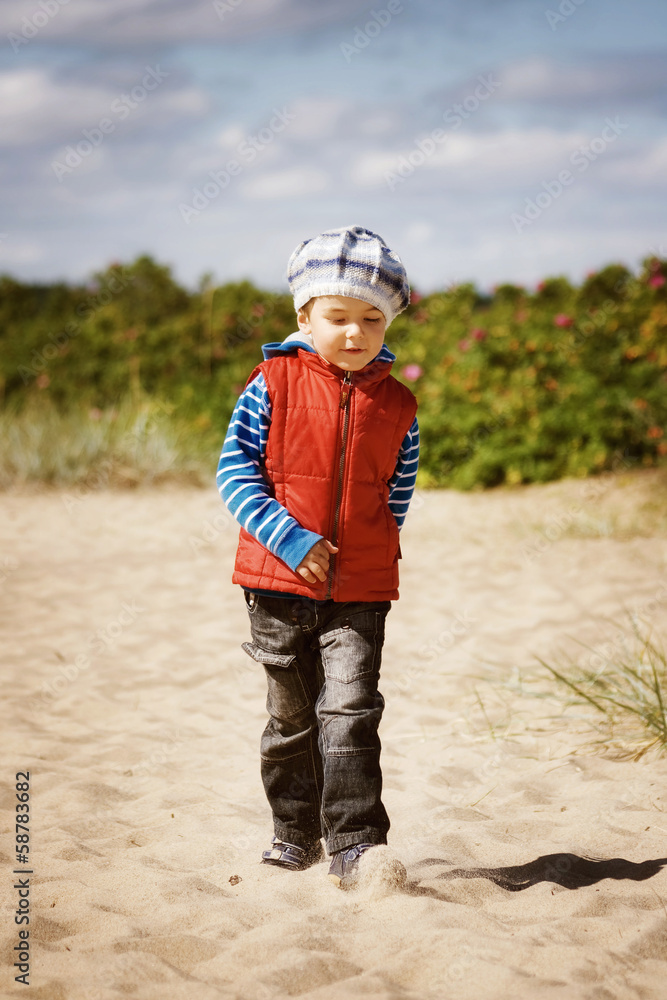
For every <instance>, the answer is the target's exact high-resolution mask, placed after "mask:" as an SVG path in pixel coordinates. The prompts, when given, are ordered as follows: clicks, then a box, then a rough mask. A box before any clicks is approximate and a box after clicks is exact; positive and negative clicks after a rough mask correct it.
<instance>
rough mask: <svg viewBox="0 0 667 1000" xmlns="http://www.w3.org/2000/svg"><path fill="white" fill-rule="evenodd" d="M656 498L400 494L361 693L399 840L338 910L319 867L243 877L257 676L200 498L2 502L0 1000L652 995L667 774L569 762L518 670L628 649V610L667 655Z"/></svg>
mask: <svg viewBox="0 0 667 1000" xmlns="http://www.w3.org/2000/svg"><path fill="white" fill-rule="evenodd" d="M664 485H665V477H664V474H663V475H661V474H660V473H658V472H657V471H654V470H646V471H644V472H636V473H633V474H631V475H630V474H627V475H618V476H609V477H602V478H601V479H600V480H595V481H593V480H589V481H585V482H584V481H575V480H566V481H563V482H560V483H554V484H548V485H545V486H531V487H525V488H523V487H520V488H515V489H508V490H496V491H491V492H486V493H469V494H464V493H456V492H453V491H434V492H420V493H418V494H417V496H416V498H415V501H414V504H413V509H412V510H411V512H410V515H409V517H408V520H407V522H406V525H405V528H404V530H403V534H402V552H403V560H402V564H401V599H400V600H399V601H398V602H397V603H396V604H395V605H394V606H393V608H392V611H391V613H390V615H389V618H388V620H387V640H386V645H385V652H384V660H383V669H382V679H381V684H380V690H381V691H382V693H383V694H384V696H385V699H386V708H385V713H384V718H383V720H382V724H381V728H380V735H381V739H382V748H383V749H382V767H383V775H384V801H385V805H386V807H387V810H388V813H389V816H390V819H391V822H392V826H391V830H390V832H389V844H388V846H387V848H386V849H383V848H379V849H377V851H376V852H370V853H369V854H368V855H367V864H366V866H365V870H364V875H363V879H362V884H361V886H360V888H359V889H358V890H356V891H354V892H342V891H340V890H339V889H337V888H336V887H335V886H333V885H332V884H331V883H330V882H329V881H328V879H327V877H326V873H327V870H328V861H327V862H326V863H325V862H323V863H321V864H319V865H316V866H314V867H312V868H310V869H309V870H307V871H305V872H287V871H283V870H281V869H278V868H271V867H268V866H265V865H262V864H260V863H259V859H260V856H261V851H262V850H263V849H265V848H266V847H267V846H268V844H269V841H270V837H271V833H272V828H271V822H270V812H269V808H268V803H267V802H266V799H265V796H264V791H263V788H262V785H261V781H260V774H259V739H260V734H261V732H262V729H263V728H264V725H265V720H266V710H265V698H266V682H265V678H264V672H263V670H262V668H261V666H260V665H259V664H256V663H255V662H254V661H251V660H250V659H249V657H247V656H246V654H245V653H244V652H243V650H242V649H241V643H242V642H243V641H244V640H246V639H248V638H249V630H248V622H247V614H246V611H245V607H244V603H243V600H242V595H241V591H240V589H239V588H238V587H235V586H233V585H232V584H231V582H230V579H231V570H232V563H233V555H234V551H235V546H236V539H237V533H238V529H237V527H236V526H235V525H234V523H233V522H231V519H230V517H229V515H228V514H227V513H226V511H225V508H224V507H223V505H222V503H221V501H220V499H219V497H218V496H217V494H216V492H215V487H214V486H212V488H211V489H210V490H208V491H207V490H196V489H185V488H163V489H160V490H140V489H139V490H136V491H124V492H111V491H108V492H96V491H93V490H90V491H87V490H85V489H73V490H70V491H67V490H61V491H52V492H39V493H38V492H35V493H26V492H22V493H7V494H4V495H2V496H0V509H1V511H2V517H1V518H0V523H1V529H0V530H1V531H2V544H1V546H0V581H1V582H0V594H1V597H2V600H1V602H0V627H1V631H2V649H3V682H4V683H3V693H4V698H3V701H4V706H3V712H4V720H3V750H4V752H3V755H2V756H3V764H4V766H3V773H2V775H0V780H1V781H2V791H3V796H2V805H3V835H2V841H1V843H0V848H1V852H2V857H3V861H4V872H5V875H4V879H3V908H2V909H3V920H2V927H1V934H2V944H3V948H2V960H3V968H2V977H3V981H2V986H1V987H0V994H1V995H3V996H30V997H31V998H32V1000H37V998H39V1000H111V998H118V997H133V998H134V997H136V998H138V1000H193V998H194V1000H215V998H238V1000H280V998H283V997H297V996H298V997H303V998H309V1000H311V998H312V1000H339V998H348V997H353V998H355V997H364V998H370V1000H399V998H400V1000H440V998H443V1000H444V998H453V1000H458V998H461V1000H480V998H485V1000H504V998H509V997H512V998H520V1000H523V998H526V1000H528V998H530V1000H534V998H537V997H539V998H540V1000H584V998H586V1000H615V998H618V1000H628V998H635V997H636V998H647V1000H648V998H655V1000H658V998H660V1000H662V998H664V996H665V983H666V982H667V867H665V868H663V867H662V866H663V865H667V790H666V789H667V785H666V779H667V758H663V759H661V758H659V757H657V756H655V755H654V754H647V755H646V756H645V757H644V758H642V759H641V760H639V761H632V760H618V759H613V758H612V757H609V756H604V755H600V754H591V753H590V752H588V753H587V752H582V748H583V747H584V745H585V744H586V743H587V742H588V741H590V739H591V738H592V737H594V736H595V735H596V734H595V732H594V731H593V730H592V729H591V726H590V724H589V721H588V720H589V719H590V718H591V716H590V713H589V712H587V711H586V710H585V709H584V708H576V707H569V708H566V706H565V702H564V700H563V699H562V698H561V699H560V700H559V698H558V697H556V696H554V697H553V698H551V697H545V696H544V691H543V688H542V687H540V684H541V683H542V684H543V683H544V682H540V681H539V675H540V671H541V668H540V665H539V663H538V662H537V659H536V658H537V657H541V658H543V659H545V660H546V661H547V662H555V660H556V656H557V655H560V653H561V652H566V653H567V652H569V653H571V654H572V655H573V656H575V655H579V653H580V652H581V648H580V647H579V646H578V642H584V643H588V644H590V645H592V646H595V645H596V644H598V643H603V642H609V641H611V642H615V641H619V642H620V639H618V640H617V636H618V634H619V629H620V628H621V626H625V627H627V625H628V621H627V614H626V612H627V610H631V611H634V612H635V613H636V614H638V615H639V616H640V617H642V619H643V620H644V621H645V622H646V623H648V624H649V625H650V627H651V628H652V629H653V630H654V633H655V635H656V637H657V638H660V639H662V640H663V641H665V639H667V534H666V533H665V531H664V530H662V529H660V530H658V528H656V527H655V524H656V523H657V521H656V518H655V517H652V515H651V516H648V515H646V522H645V523H644V521H643V520H642V518H643V517H644V515H642V513H641V509H642V505H644V508H645V510H648V511H649V513H650V510H651V508H650V504H651V503H652V501H654V500H655V498H656V496H657V491H658V490H660V489H662V490H664ZM443 523H444V524H445V525H446V527H445V528H444V529H443V527H442V525H443ZM652 526H653V527H652ZM666 644H667V643H666ZM541 676H544V671H542V672H541ZM536 678H537V679H536ZM554 690H555V689H554ZM540 692H542V696H538V694H539V693H540ZM20 771H29V772H30V795H31V802H30V804H31V811H30V816H31V826H30V848H31V852H30V870H31V871H32V872H33V874H32V875H31V876H30V892H31V894H30V907H31V909H30V925H29V927H30V955H31V958H30V989H29V991H26V990H25V988H24V987H23V986H22V985H21V984H15V983H14V975H15V970H14V969H13V968H12V963H13V961H15V958H14V956H15V952H14V951H13V949H14V946H15V945H17V944H18V940H19V939H18V930H19V928H18V927H17V926H16V925H15V924H14V912H15V910H16V906H17V890H16V889H14V888H12V885H13V883H12V879H14V878H19V877H20V876H14V875H13V874H12V872H13V870H14V868H15V867H16V862H15V860H14V805H15V790H14V786H15V778H14V776H15V773H17V772H20ZM392 858H398V859H400V861H401V862H402V863H403V864H404V865H405V867H406V869H407V873H408V881H407V883H405V884H403V885H401V884H400V883H398V882H397V881H396V880H394V879H392V877H391V872H392V870H393V869H392V865H391V859H392ZM590 859H593V860H590ZM606 862H608V863H607V864H605V863H606Z"/></svg>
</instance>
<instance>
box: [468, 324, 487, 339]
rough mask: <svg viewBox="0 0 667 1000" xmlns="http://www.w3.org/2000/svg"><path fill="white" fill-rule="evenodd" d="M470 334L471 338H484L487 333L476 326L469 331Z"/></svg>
mask: <svg viewBox="0 0 667 1000" xmlns="http://www.w3.org/2000/svg"><path fill="white" fill-rule="evenodd" d="M470 336H471V337H472V338H473V340H485V339H486V337H487V333H486V330H480V328H479V327H478V326H476V327H475V329H474V330H471V331H470Z"/></svg>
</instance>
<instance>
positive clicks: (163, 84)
mask: <svg viewBox="0 0 667 1000" xmlns="http://www.w3.org/2000/svg"><path fill="white" fill-rule="evenodd" d="M666 196H667V4H666V3H665V2H664V0H444V2H436V0H378V2H377V3H375V4H367V3H357V2H352V0H338V2H337V3H335V4H333V3H319V2H312V0H311V2H306V0H3V2H2V4H1V5H0V273H4V274H10V275H12V276H13V277H16V278H19V279H21V280H24V281H31V282H51V281H57V280H65V281H70V282H83V281H86V280H89V278H90V277H91V276H92V274H93V273H94V272H96V271H99V270H103V269H105V268H106V267H107V266H108V265H109V264H110V263H111V262H112V261H120V262H123V263H130V262H131V261H132V260H134V259H135V258H136V257H137V256H138V255H139V254H142V253H147V254H151V255H152V256H153V257H154V258H155V259H156V260H158V261H159V262H160V263H162V264H167V265H169V266H170V267H171V268H172V271H173V274H174V276H175V277H176V279H177V280H178V281H179V282H180V283H181V284H183V285H185V286H186V287H188V288H189V289H191V290H194V289H196V288H197V287H198V286H199V284H200V282H201V280H202V278H203V276H204V275H205V274H207V273H208V274H210V275H211V276H212V278H213V280H214V281H216V282H218V283H223V282H226V281H237V280H241V279H244V278H248V279H250V280H252V281H253V282H254V283H255V284H257V285H259V286H260V287H262V288H265V289H267V290H269V289H270V290H276V291H277V290H287V283H286V278H285V268H286V265H287V260H288V258H289V256H290V254H291V252H292V250H293V249H294V248H295V247H296V246H297V244H299V243H300V242H301V241H302V240H304V239H308V238H309V237H312V236H315V235H316V234H317V233H320V232H322V231H324V230H326V229H332V228H338V227H340V226H346V225H361V226H364V227H366V228H368V229H371V230H373V231H374V232H376V233H378V234H379V235H380V236H381V237H382V238H383V239H384V240H385V241H386V242H387V243H388V245H389V246H390V247H391V248H392V249H393V250H395V251H396V252H397V253H398V254H399V256H400V257H401V259H402V260H403V262H404V264H405V266H406V269H407V272H408V277H409V280H410V283H411V285H412V286H413V288H415V289H417V290H418V291H420V292H422V293H427V292H430V291H434V290H436V289H440V288H445V287H448V286H449V285H451V284H454V283H459V282H463V281H472V282H474V283H475V284H476V285H477V287H478V288H480V290H483V291H490V290H491V289H492V288H493V286H494V285H496V284H499V283H502V282H506V281H510V282H514V283H518V284H522V285H525V286H526V287H528V288H531V287H533V286H534V285H535V284H536V283H537V282H538V281H540V280H541V279H542V278H544V277H545V276H547V275H550V276H554V275H560V274H562V275H566V276H567V277H568V278H570V279H571V280H572V281H575V282H579V281H581V280H582V279H583V278H584V277H585V276H586V274H588V273H589V272H591V271H595V270H597V269H599V268H600V267H602V266H604V265H605V264H609V263H617V262H618V263H623V264H625V265H626V266H628V267H630V268H631V269H633V270H635V271H636V270H637V269H638V267H639V263H640V262H641V260H642V259H643V258H644V257H646V256H648V255H649V254H658V255H661V256H667V197H666Z"/></svg>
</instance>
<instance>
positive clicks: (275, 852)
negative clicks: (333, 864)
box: [262, 836, 324, 872]
mask: <svg viewBox="0 0 667 1000" xmlns="http://www.w3.org/2000/svg"><path fill="white" fill-rule="evenodd" d="M271 845H272V846H271V849H270V850H268V851H262V864H265V865H278V866H279V867H280V868H291V869H292V871H296V872H300V871H303V870H304V869H305V868H310V866H311V865H315V864H317V862H318V861H321V860H322V858H323V855H324V851H323V849H322V842H321V841H320V840H318V841H317V843H316V844H312V845H311V846H310V847H298V846H297V844H288V843H287V842H286V841H284V840H280V838H279V837H275V836H274V837H272V838H271Z"/></svg>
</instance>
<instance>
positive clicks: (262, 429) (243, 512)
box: [217, 335, 419, 570]
mask: <svg viewBox="0 0 667 1000" xmlns="http://www.w3.org/2000/svg"><path fill="white" fill-rule="evenodd" d="M292 336H294V335H292ZM288 339H291V338H288ZM280 346H281V345H275V344H267V345H265V350H264V354H265V357H266V356H267V355H268V356H269V357H271V356H272V353H275V352H273V351H271V349H272V348H276V347H278V348H280ZM298 346H299V347H307V346H308V345H307V344H304V343H302V342H299V343H298ZM379 357H381V358H383V359H385V358H386V359H387V360H389V359H391V360H395V359H394V355H393V354H392V353H391V352H390V351H389V350H388V348H387V347H386V346H384V347H383V348H382V351H381V352H380V354H379ZM270 426H271V400H270V398H269V394H268V390H267V386H266V382H265V381H264V376H263V375H262V374H261V372H260V374H259V375H257V377H256V378H254V379H253V381H252V382H250V383H249V384H248V385H247V386H246V388H245V389H244V391H243V392H242V393H241V395H240V397H239V399H238V402H237V403H236V406H235V407H234V412H233V413H232V418H231V420H230V423H229V428H228V430H227V435H226V437H225V442H224V444H223V446H222V453H221V455H220V462H219V464H218V473H217V485H218V490H219V492H220V495H221V497H222V499H223V500H224V502H225V504H226V505H227V507H228V509H229V511H230V513H231V514H232V515H233V516H234V518H235V519H236V520H237V521H238V522H239V524H240V525H241V526H242V527H243V528H245V529H246V531H248V532H250V534H251V535H252V536H253V537H254V538H255V539H257V541H258V542H260V543H261V544H262V545H264V546H265V547H266V548H267V549H268V550H269V551H270V552H271V553H273V555H275V556H277V557H278V558H279V559H281V560H282V561H283V562H284V563H286V564H287V565H288V566H289V567H290V569H292V570H296V568H297V566H298V565H299V563H300V562H301V560H302V559H303V558H304V556H305V555H306V554H307V553H308V552H309V550H310V549H311V548H312V547H313V545H314V544H315V542H317V541H318V540H319V539H320V538H322V535H319V534H316V533H315V532H313V531H309V530H308V529H307V528H304V527H303V526H302V525H301V524H299V522H298V521H297V520H296V519H295V518H293V517H292V516H291V514H290V513H289V511H288V510H287V509H286V508H285V507H283V506H282V504H280V503H279V502H278V501H277V500H276V499H274V497H273V496H272V490H271V487H270V485H269V483H268V482H267V481H266V479H265V477H264V476H263V474H262V471H261V469H262V466H263V465H264V460H265V458H266V445H267V441H268V436H269V428H270ZM418 463H419V427H418V424H417V418H416V417H415V419H414V421H413V423H412V426H411V427H410V430H409V431H408V433H407V434H406V436H405V438H404V440H403V443H402V445H401V447H400V449H399V453H398V457H397V462H396V468H395V470H394V473H393V475H392V477H391V479H390V481H389V507H390V509H391V511H392V513H393V515H394V517H395V518H396V523H397V525H398V527H399V530H400V528H401V527H402V526H403V522H404V520H405V516H406V514H407V511H408V507H409V505H410V500H411V499H412V494H413V492H414V487H415V479H416V476H417V466H418Z"/></svg>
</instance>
